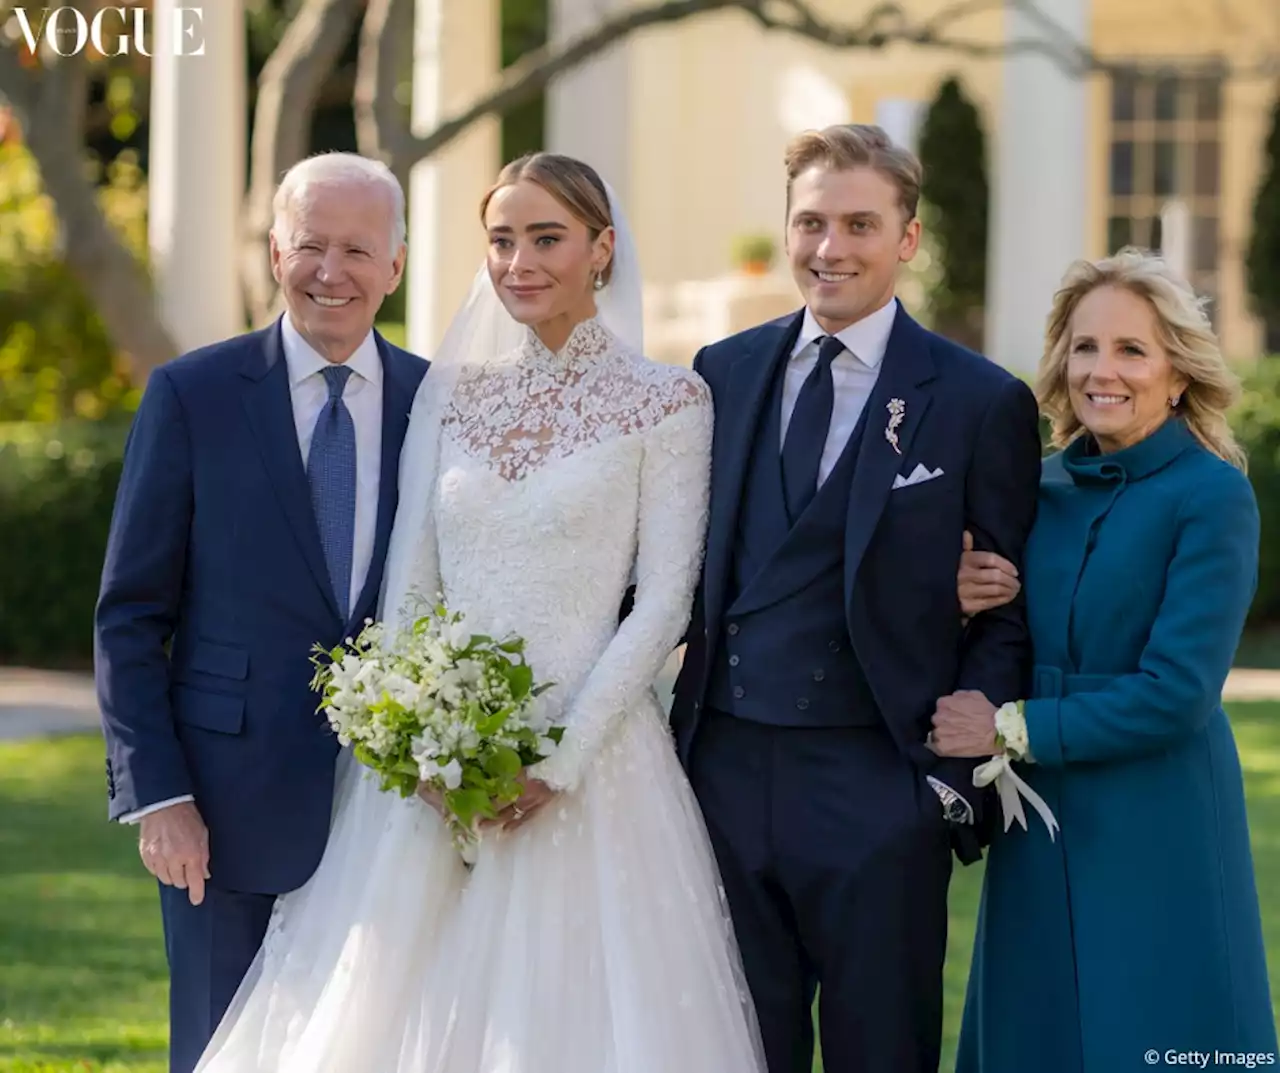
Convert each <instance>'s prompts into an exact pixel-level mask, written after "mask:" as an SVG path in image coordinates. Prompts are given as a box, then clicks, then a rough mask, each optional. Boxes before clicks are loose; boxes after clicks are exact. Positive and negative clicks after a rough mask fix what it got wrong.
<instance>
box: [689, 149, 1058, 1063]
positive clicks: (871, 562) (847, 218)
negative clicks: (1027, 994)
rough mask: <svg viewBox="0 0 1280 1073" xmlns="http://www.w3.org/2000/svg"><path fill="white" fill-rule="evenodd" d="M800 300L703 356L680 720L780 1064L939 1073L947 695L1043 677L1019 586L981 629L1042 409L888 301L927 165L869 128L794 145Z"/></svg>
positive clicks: (965, 829) (1030, 485)
mask: <svg viewBox="0 0 1280 1073" xmlns="http://www.w3.org/2000/svg"><path fill="white" fill-rule="evenodd" d="M787 179H788V187H787V202H788V211H787V244H786V245H787V254H788V257H789V260H790V262H791V267H792V270H793V272H794V275H795V278H796V281H797V283H798V284H799V287H800V290H801V292H802V293H803V295H804V298H805V303H806V307H805V309H803V310H802V311H800V312H798V313H796V314H794V315H792V316H788V317H785V318H783V319H782V320H780V321H776V322H774V323H771V324H765V325H763V326H761V327H759V328H754V329H752V330H750V331H747V332H743V333H742V334H740V335H737V336H734V337H733V338H731V339H727V340H724V341H723V342H720V343H717V344H715V345H713V346H709V347H706V348H705V349H703V350H702V351H701V353H699V354H698V356H697V359H696V360H695V363H694V368H695V369H696V370H697V371H698V372H699V373H700V374H701V375H702V377H703V378H704V379H705V380H706V381H707V383H708V384H709V385H710V387H711V391H712V394H713V396H714V400H715V411H716V428H715V441H714V456H713V465H712V489H711V521H710V527H709V533H708V538H707V556H706V565H705V569H704V575H703V580H702V584H701V586H700V587H699V591H698V595H697V599H696V601H695V605H694V612H693V621H692V623H691V626H690V630H689V634H688V647H687V649H686V652H685V657H684V664H683V667H682V669H681V673H680V677H679V679H678V681H677V684H676V693H675V701H674V705H673V710H672V724H673V728H674V730H675V734H676V740H677V745H678V748H679V750H680V756H681V759H682V761H683V762H684V764H685V766H686V769H687V770H688V772H689V776H690V780H691V782H692V784H693V788H694V790H695V792H696V793H697V796H698V799H699V801H700V803H701V806H702V809H703V812H704V815H705V817H706V821H707V825H708V828H709V830H710V833H711V838H712V842H713V844H714V847H715V851H716V856H717V859H718V862H719V866H720V870H721V874H722V876H723V880H724V885H725V889H726V892H727V895H728V900H729V908H730V910H731V912H732V915H733V920H734V925H735V929H736V932H737V936H738V941H739V944H740V946H741V949H742V956H743V961H744V964H745V968H746V972H747V978H748V982H749V984H750V988H751V995H752V998H753V1000H754V1003H755V1006H756V1009H757V1012H758V1014H759V1017H760V1024H761V1030H762V1034H763V1038H764V1044H765V1050H766V1054H767V1057H768V1063H769V1071H770V1073H809V1070H810V1068H811V1065H812V1061H813V1045H814V1036H813V1022H812V1017H811V1012H810V1011H811V1008H812V1004H813V1000H814V995H815V992H818V993H819V994H820V1005H819V1017H820V1024H821V1040H822V1056H823V1063H824V1066H825V1068H827V1069H829V1070H832V1071H833V1073H835V1071H838V1073H936V1070H937V1068H938V1062H939V1052H940V1047H941V1027H942V964H943V958H944V955H945V950H946V936H947V887H948V884H949V881H950V875H951V854H952V851H953V850H954V851H955V853H956V854H957V855H958V856H959V857H960V859H961V860H962V861H965V862H969V861H972V860H976V859H978V858H979V857H980V855H981V842H982V839H981V832H982V825H983V822H984V819H986V817H985V816H984V810H983V800H982V797H981V795H980V794H979V793H978V792H976V791H975V790H974V788H973V783H972V775H973V769H974V766H975V764H974V763H973V762H969V761H964V762H957V761H954V760H943V759H941V758H939V757H938V756H937V755H936V754H934V753H933V751H932V750H931V749H930V748H929V745H928V740H927V734H928V731H929V728H930V720H931V717H932V715H933V713H934V707H935V702H936V701H937V699H938V698H939V697H941V696H944V695H946V694H948V693H950V692H951V691H953V690H956V689H981V690H983V691H984V692H986V693H987V695H988V697H990V698H991V700H992V701H993V702H995V703H997V704H999V703H1001V702H1002V701H1004V700H1013V699H1015V698H1017V697H1020V696H1022V695H1024V694H1025V692H1026V679H1027V676H1028V672H1029V663H1030V651H1029V641H1028V635H1027V629H1026V624H1025V617H1024V607H1023V605H1022V603H1021V602H1020V601H1021V597H1019V599H1018V600H1015V601H1014V602H1012V603H1010V604H1007V605H1005V606H1004V607H1002V608H1001V609H1000V614H998V615H996V616H992V617H988V616H987V615H983V616H980V617H979V618H975V619H974V620H973V621H972V622H971V623H970V624H968V625H967V626H966V625H965V624H964V623H963V622H962V618H961V613H960V607H959V602H958V598H957V591H956V572H957V567H958V565H959V558H960V553H961V548H962V543H963V537H964V533H965V531H966V530H968V531H969V532H971V533H972V535H973V539H974V542H975V546H976V547H977V548H979V549H983V550H994V551H998V552H999V553H1000V554H1001V555H1003V556H1005V557H1006V558H1008V559H1009V560H1011V561H1012V562H1014V563H1020V562H1021V558H1022V551H1023V545H1024V543H1025V541H1026V539H1027V535H1028V533H1029V532H1030V529H1031V523H1032V521H1033V518H1034V515H1035V505H1036V493H1037V486H1038V483H1039V475H1040V443H1039V436H1038V431H1037V412H1036V403H1035V399H1034V397H1033V396H1032V393H1031V392H1030V390H1029V389H1028V388H1027V387H1026V386H1025V385H1024V384H1022V382H1021V381H1019V380H1018V379H1016V378H1015V377H1013V376H1011V375H1010V374H1009V373H1007V372H1005V371H1003V370H1002V369H1000V368H999V367H997V366H996V365H994V364H993V363H991V362H990V361H988V360H987V359H985V358H983V357H981V356H979V355H977V354H973V353H971V352H969V351H967V350H964V349H963V348H961V347H959V346H956V345H954V344H953V343H950V342H948V341H947V340H945V339H942V338H940V337H939V336H937V335H934V334H933V333H931V332H928V331H926V330H925V329H924V328H922V327H920V326H919V325H918V324H917V323H916V322H915V321H913V320H912V319H911V317H910V316H908V315H907V313H906V311H905V310H903V309H902V308H901V306H900V305H899V304H898V302H897V301H896V299H895V298H894V284H895V278H896V274H897V269H898V266H899V264H900V263H903V262H906V261H909V260H911V258H912V257H913V256H914V255H915V253H916V250H917V247H918V243H919V237H920V223H919V221H918V219H917V218H916V202H917V199H918V196H919V191H920V179H921V176H920V167H919V164H918V162H917V161H916V160H915V158H914V157H913V156H912V155H911V154H910V153H909V152H907V151H905V150H903V149H901V148H899V147H896V146H894V145H893V144H892V143H891V142H890V141H889V140H888V139H887V138H886V136H885V135H884V133H883V131H881V130H880V129H879V128H876V127H868V126H840V127H832V128H829V129H827V130H825V131H821V132H811V133H807V134H804V135H802V136H800V137H799V138H798V139H796V140H795V141H794V142H793V143H792V145H791V146H790V147H789V149H788V152H787Z"/></svg>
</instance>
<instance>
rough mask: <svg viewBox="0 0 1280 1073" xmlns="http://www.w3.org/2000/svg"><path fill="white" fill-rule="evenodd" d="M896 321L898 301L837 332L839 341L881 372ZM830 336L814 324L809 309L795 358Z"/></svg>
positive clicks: (796, 347) (872, 367)
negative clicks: (806, 348) (817, 340)
mask: <svg viewBox="0 0 1280 1073" xmlns="http://www.w3.org/2000/svg"><path fill="white" fill-rule="evenodd" d="M897 317H898V300H897V299H896V298H891V299H889V301H888V302H886V303H885V304H884V305H882V306H881V307H880V308H879V309H877V310H876V311H875V312H874V313H871V314H869V315H868V316H865V317H863V318H862V319H861V320H859V321H855V322H854V323H853V324H850V325H849V327H847V328H845V329H843V330H842V331H838V332H836V338H837V339H839V340H840V342H842V343H843V344H844V345H845V347H846V348H847V349H848V351H849V353H850V354H852V355H854V357H856V358H857V359H858V360H859V361H860V362H862V364H863V365H865V366H866V367H867V368H868V369H875V368H878V367H879V365H880V363H881V362H882V361H883V360H884V354H885V351H886V350H888V349H889V336H890V335H891V334H892V332H893V322H894V321H895V320H896V319H897ZM828 334H829V333H828V332H826V331H825V330H824V329H823V328H822V327H821V326H820V325H819V324H818V322H817V321H816V320H814V318H813V312H812V310H810V309H808V308H806V309H805V311H804V323H803V324H802V325H801V326H800V337H799V338H798V339H797V340H796V345H795V349H794V350H792V352H791V353H792V356H795V355H797V354H799V353H800V352H801V351H802V350H804V348H805V347H807V346H808V345H809V344H810V343H812V342H813V341H814V340H815V339H825V338H826V337H827V335H828Z"/></svg>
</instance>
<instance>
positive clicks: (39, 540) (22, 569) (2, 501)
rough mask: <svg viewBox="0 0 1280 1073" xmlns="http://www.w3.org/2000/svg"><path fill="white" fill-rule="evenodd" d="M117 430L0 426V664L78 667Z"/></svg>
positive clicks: (118, 454) (87, 640)
mask: <svg viewBox="0 0 1280 1073" xmlns="http://www.w3.org/2000/svg"><path fill="white" fill-rule="evenodd" d="M126 433H127V425H122V424H116V423H112V424H107V423H97V422H81V423H68V424H66V425H36V424H13V425H0V663H9V664H18V665H24V664H25V665H34V666H42V667H87V666H89V664H90V663H91V660H92V652H93V633H92V631H93V607H94V604H95V602H96V601H97V595H98V582H99V578H100V577H101V573H102V559H103V555H104V553H105V551H106V543H107V530H108V528H109V526H110V524H111V508H112V505H113V502H114V498H115V490H116V484H117V483H118V481H119V479H120V464H121V458H122V455H123V447H124V439H125V435H126Z"/></svg>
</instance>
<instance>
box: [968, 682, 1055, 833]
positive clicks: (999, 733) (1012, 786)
mask: <svg viewBox="0 0 1280 1073" xmlns="http://www.w3.org/2000/svg"><path fill="white" fill-rule="evenodd" d="M996 747H997V748H998V749H999V750H1000V751H999V752H998V753H997V754H996V755H995V756H993V757H992V758H991V759H990V760H988V761H987V762H986V763H985V764H982V765H981V766H980V767H978V768H977V770H975V771H974V773H973V785H974V786H976V787H978V788H979V789H982V788H983V787H985V786H990V785H991V784H992V783H995V787H996V793H997V794H998V795H999V797H1000V810H1001V811H1002V812H1003V813H1004V829H1005V830H1006V831H1007V830H1009V828H1010V827H1012V826H1013V821H1014V820H1017V821H1018V823H1020V824H1021V825H1022V829H1023V830H1024V831H1025V830H1027V815H1026V813H1025V812H1024V811H1023V809H1022V798H1024V797H1025V798H1026V799H1027V801H1029V802H1030V803H1031V807H1032V808H1034V809H1035V810H1036V812H1038V813H1039V814H1040V818H1041V819H1042V820H1044V825H1045V827H1047V828H1048V830H1049V837H1050V838H1051V839H1052V838H1053V836H1054V832H1055V831H1057V830H1059V829H1060V828H1059V827H1058V821H1057V820H1056V819H1055V818H1054V815H1053V813H1052V812H1051V811H1050V810H1049V806H1048V805H1047V804H1045V800H1044V798H1043V797H1041V796H1040V795H1039V794H1038V793H1036V792H1035V791H1034V790H1033V789H1031V787H1030V786H1028V785H1027V784H1026V783H1025V782H1024V781H1023V780H1022V779H1021V778H1020V777H1019V776H1018V773H1017V772H1016V771H1014V770H1013V761H1021V762H1026V763H1031V762H1033V761H1032V757H1031V742H1030V739H1029V738H1028V737H1027V716H1026V710H1025V708H1024V706H1023V702H1022V701H1020V700H1019V701H1010V702H1009V703H1008V704H1005V705H1002V706H1001V707H999V708H997V709H996Z"/></svg>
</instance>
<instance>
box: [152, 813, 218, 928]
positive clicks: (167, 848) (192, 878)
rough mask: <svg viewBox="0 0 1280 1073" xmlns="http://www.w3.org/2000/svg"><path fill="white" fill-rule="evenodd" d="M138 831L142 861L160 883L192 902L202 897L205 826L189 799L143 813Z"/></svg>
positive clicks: (206, 850) (206, 841) (205, 876)
mask: <svg viewBox="0 0 1280 1073" xmlns="http://www.w3.org/2000/svg"><path fill="white" fill-rule="evenodd" d="M140 828H141V830H140V832H139V835H138V854H139V855H140V856H141V857H142V863H143V865H145V866H146V869H147V871H148V872H150V873H151V874H152V875H153V876H155V877H156V879H158V880H160V882H161V883H163V884H165V886H169V887H177V888H178V889H179V890H185V891H186V892H187V896H188V897H189V898H190V899H191V904H192V905H199V904H200V903H201V902H203V901H204V883H205V880H206V879H208V878H209V829H208V828H207V827H205V825H204V820H203V819H201V817H200V811H199V810H198V809H197V808H196V806H195V804H194V803H193V802H191V801H183V802H182V803H181V804H177V805H170V806H169V807H168V808H164V809H160V811H158V812H153V813H151V814H150V815H148V816H143V817H142V820H141V823H140Z"/></svg>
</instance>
